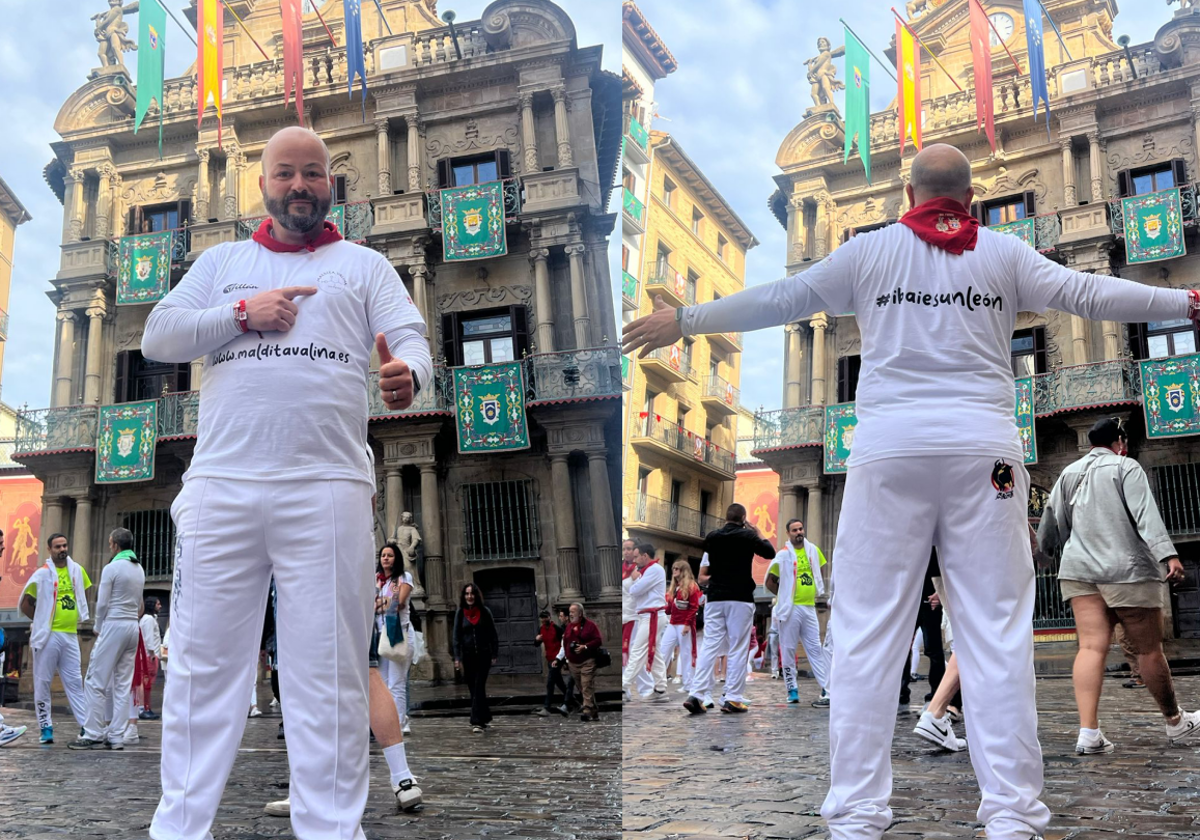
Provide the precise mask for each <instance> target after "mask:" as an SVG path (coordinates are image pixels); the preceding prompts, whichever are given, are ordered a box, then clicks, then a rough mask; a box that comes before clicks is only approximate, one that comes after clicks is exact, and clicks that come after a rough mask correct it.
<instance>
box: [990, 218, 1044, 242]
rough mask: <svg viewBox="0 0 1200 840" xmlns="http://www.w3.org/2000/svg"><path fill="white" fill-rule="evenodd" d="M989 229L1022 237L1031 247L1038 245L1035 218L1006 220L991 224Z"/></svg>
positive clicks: (1018, 237)
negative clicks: (1001, 222) (999, 223)
mask: <svg viewBox="0 0 1200 840" xmlns="http://www.w3.org/2000/svg"><path fill="white" fill-rule="evenodd" d="M988 230H994V231H995V232H996V233H1007V234H1008V235H1010V236H1015V237H1017V239H1020V240H1021V241H1022V242H1024V243H1025V244H1026V245H1028V246H1029V247H1030V248H1036V247H1037V233H1036V230H1035V226H1034V221H1033V219H1018V220H1017V221H1015V222H1005V223H1004V224H1002V225H989V226H988Z"/></svg>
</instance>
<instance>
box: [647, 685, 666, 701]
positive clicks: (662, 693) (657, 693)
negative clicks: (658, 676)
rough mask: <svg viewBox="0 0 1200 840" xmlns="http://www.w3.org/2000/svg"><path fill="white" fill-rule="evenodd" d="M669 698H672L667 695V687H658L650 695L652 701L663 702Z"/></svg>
mask: <svg viewBox="0 0 1200 840" xmlns="http://www.w3.org/2000/svg"><path fill="white" fill-rule="evenodd" d="M668 699H670V698H669V697H668V696H667V690H666V689H665V688H664V689H657V688H656V689H654V694H652V695H650V702H651V703H661V702H663V701H664V700H668Z"/></svg>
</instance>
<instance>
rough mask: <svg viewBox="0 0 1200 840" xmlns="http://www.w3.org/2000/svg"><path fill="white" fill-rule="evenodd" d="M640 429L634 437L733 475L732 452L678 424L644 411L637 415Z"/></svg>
mask: <svg viewBox="0 0 1200 840" xmlns="http://www.w3.org/2000/svg"><path fill="white" fill-rule="evenodd" d="M638 418H639V420H640V422H641V428H640V429H637V430H636V432H635V434H634V437H640V438H649V439H651V440H655V441H658V442H659V443H662V444H665V445H666V446H668V447H670V448H671V449H674V450H675V451H676V452H680V453H682V454H684V455H687V456H689V457H691V458H693V459H695V460H696V461H699V462H700V463H704V464H708V465H710V466H712V467H714V468H715V469H718V470H720V471H721V472H726V473H729V474H730V475H732V474H733V471H734V468H735V466H736V464H737V458H736V457H735V456H734V454H733V453H732V452H730V451H729V450H728V449H725V448H724V447H721V446H718V445H717V444H715V443H713V442H712V441H711V440H708V439H706V438H704V437H702V436H701V435H698V434H696V433H695V432H689V431H688V430H687V429H685V428H684V427H683V426H680V425H679V424H678V423H672V422H671V421H670V420H666V419H664V418H663V417H662V416H660V415H658V414H649V413H647V412H645V411H643V412H641V413H640V414H638Z"/></svg>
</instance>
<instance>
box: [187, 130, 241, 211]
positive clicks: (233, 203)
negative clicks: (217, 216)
mask: <svg viewBox="0 0 1200 840" xmlns="http://www.w3.org/2000/svg"><path fill="white" fill-rule="evenodd" d="M240 158H241V151H240V150H239V149H238V148H236V147H234V146H230V147H229V148H228V149H226V150H225V196H224V202H223V203H224V207H222V208H221V209H222V211H223V212H222V216H221V218H222V219H224V220H225V221H227V222H232V221H234V220H235V219H236V218H237V217H238V172H239V171H240V169H241V165H240V164H241V160H240ZM181 221H182V220H181Z"/></svg>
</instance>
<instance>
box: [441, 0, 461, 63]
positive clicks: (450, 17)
mask: <svg viewBox="0 0 1200 840" xmlns="http://www.w3.org/2000/svg"><path fill="white" fill-rule="evenodd" d="M456 17H457V15H455V14H454V12H453V11H451V10H450V9H447V10H446V11H445V13H444V14H443V15H442V20H444V21H446V23H447V24H449V26H450V40H452V41H454V54H455V55H456V56H458V57H459V58H460V59H461V58H462V50H461V49H459V47H458V33H457V32H455V31H454V19H455V18H456Z"/></svg>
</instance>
